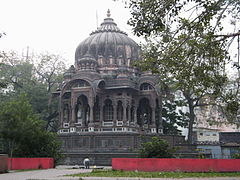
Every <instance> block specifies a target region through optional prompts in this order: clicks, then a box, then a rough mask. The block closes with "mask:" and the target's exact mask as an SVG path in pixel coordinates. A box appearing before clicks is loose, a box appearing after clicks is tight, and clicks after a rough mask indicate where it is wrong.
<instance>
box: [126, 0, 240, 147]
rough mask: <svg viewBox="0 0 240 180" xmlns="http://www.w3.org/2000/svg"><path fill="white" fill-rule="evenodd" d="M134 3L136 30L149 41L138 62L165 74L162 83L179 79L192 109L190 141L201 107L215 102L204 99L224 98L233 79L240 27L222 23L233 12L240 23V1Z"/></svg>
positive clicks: (154, 0) (178, 84) (136, 0)
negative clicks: (232, 49) (232, 51)
mask: <svg viewBox="0 0 240 180" xmlns="http://www.w3.org/2000/svg"><path fill="white" fill-rule="evenodd" d="M129 7H130V9H131V14H132V18H131V19H130V20H129V24H130V25H131V26H132V27H133V31H134V33H135V34H136V35H138V36H143V37H144V38H145V39H146V40H147V41H146V42H147V43H146V44H145V45H144V46H143V54H142V57H143V60H142V61H140V62H138V63H137V65H138V66H139V67H140V68H141V69H142V70H152V72H153V73H157V74H159V76H160V79H161V81H162V82H161V85H162V86H163V85H164V86H165V85H166V86H169V84H168V82H174V84H175V87H174V89H175V90H180V91H181V92H182V94H183V96H184V98H185V100H186V102H187V105H188V109H189V114H188V118H189V123H188V129H189V134H188V140H189V142H190V143H191V141H192V140H191V139H192V138H191V137H192V129H193V124H194V120H195V113H194V110H195V108H196V107H197V106H206V105H209V104H206V103H205V104H201V103H200V102H201V99H202V98H203V97H206V96H208V97H211V98H212V99H214V100H215V99H218V100H219V97H221V96H223V94H224V93H223V92H224V88H225V87H226V84H227V83H228V78H227V75H226V71H225V65H226V64H227V63H229V61H230V56H229V54H228V52H229V46H230V44H231V43H232V40H233V38H234V37H236V36H239V35H240V33H239V32H238V31H234V30H238V29H239V27H238V28H236V27H233V28H229V27H228V26H223V25H222V24H223V22H225V18H226V17H228V18H229V19H231V21H232V22H234V23H232V24H231V25H233V24H234V25H236V26H237V25H239V24H238V23H237V22H238V19H239V18H240V16H239V14H240V13H239V9H240V3H239V1H229V0H213V1H210V0H207V1H206V0H204V1H203V0H177V1H171V0H170V1H169V0H130V3H129ZM186 11H187V12H188V13H186ZM224 27H227V28H228V29H224ZM231 30H232V31H231ZM225 32H228V34H224V33H225ZM219 34H221V35H219ZM171 88H172V87H171ZM213 102H214V101H211V105H213ZM226 102H227V101H224V102H223V103H226ZM232 102H238V99H237V100H236V101H230V103H231V104H229V107H227V109H234V108H235V110H236V108H238V106H236V103H232ZM215 104H216V103H215ZM219 104H220V103H219ZM219 104H218V105H219Z"/></svg>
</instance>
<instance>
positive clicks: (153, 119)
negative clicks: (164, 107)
mask: <svg viewBox="0 0 240 180" xmlns="http://www.w3.org/2000/svg"><path fill="white" fill-rule="evenodd" d="M155 109H156V107H152V121H151V125H152V127H155V126H156V118H155V116H156V115H155Z"/></svg>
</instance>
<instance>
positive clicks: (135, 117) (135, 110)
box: [133, 107, 137, 125]
mask: <svg viewBox="0 0 240 180" xmlns="http://www.w3.org/2000/svg"><path fill="white" fill-rule="evenodd" d="M133 118H134V124H135V125H137V108H136V107H134V108H133Z"/></svg>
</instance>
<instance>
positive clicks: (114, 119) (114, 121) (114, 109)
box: [113, 100, 117, 125]
mask: <svg viewBox="0 0 240 180" xmlns="http://www.w3.org/2000/svg"><path fill="white" fill-rule="evenodd" d="M113 125H117V102H116V100H114V101H113Z"/></svg>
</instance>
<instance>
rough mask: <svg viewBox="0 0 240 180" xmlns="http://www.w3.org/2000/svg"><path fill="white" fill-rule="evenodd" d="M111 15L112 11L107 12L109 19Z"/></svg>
mask: <svg viewBox="0 0 240 180" xmlns="http://www.w3.org/2000/svg"><path fill="white" fill-rule="evenodd" d="M110 16H111V13H110V9H108V10H107V17H110Z"/></svg>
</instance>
